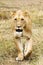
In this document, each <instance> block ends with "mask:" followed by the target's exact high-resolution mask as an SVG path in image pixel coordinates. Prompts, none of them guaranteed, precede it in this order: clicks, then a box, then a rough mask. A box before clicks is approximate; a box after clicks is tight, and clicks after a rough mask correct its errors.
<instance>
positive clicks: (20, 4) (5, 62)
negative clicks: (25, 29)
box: [0, 0, 43, 65]
mask: <svg viewBox="0 0 43 65" xmlns="http://www.w3.org/2000/svg"><path fill="white" fill-rule="evenodd" d="M15 9H23V10H25V9H27V10H29V11H30V15H31V20H32V39H33V52H32V59H28V60H24V61H21V62H20V61H19V62H17V61H15V57H16V56H17V51H16V49H15V44H14V39H13V33H12V29H11V23H12V21H11V18H10V14H9V12H7V11H8V10H9V11H11V10H15ZM2 11H6V12H2ZM0 65H43V0H38V1H37V0H32V1H30V0H25V1H23V0H1V1H0Z"/></svg>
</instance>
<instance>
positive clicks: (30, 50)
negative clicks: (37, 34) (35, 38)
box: [24, 39, 32, 57]
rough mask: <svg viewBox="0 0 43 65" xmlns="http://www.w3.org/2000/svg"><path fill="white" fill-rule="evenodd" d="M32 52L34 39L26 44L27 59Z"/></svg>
mask: <svg viewBox="0 0 43 65" xmlns="http://www.w3.org/2000/svg"><path fill="white" fill-rule="evenodd" d="M31 52H32V39H29V40H27V42H26V43H25V50H24V56H25V57H27V55H29V54H30V53H31Z"/></svg>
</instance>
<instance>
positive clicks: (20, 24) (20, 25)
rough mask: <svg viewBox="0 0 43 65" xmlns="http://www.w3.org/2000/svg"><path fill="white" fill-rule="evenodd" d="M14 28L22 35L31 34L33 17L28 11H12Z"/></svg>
mask: <svg viewBox="0 0 43 65" xmlns="http://www.w3.org/2000/svg"><path fill="white" fill-rule="evenodd" d="M11 14H12V30H13V31H15V32H16V33H17V34H18V33H19V35H20V36H21V34H22V35H24V36H30V35H31V27H32V24H31V18H30V15H29V13H28V12H27V11H21V10H18V11H13V12H12V13H11Z"/></svg>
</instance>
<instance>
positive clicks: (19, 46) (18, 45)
mask: <svg viewBox="0 0 43 65" xmlns="http://www.w3.org/2000/svg"><path fill="white" fill-rule="evenodd" d="M15 44H16V48H17V50H18V56H17V57H16V60H23V59H24V57H23V44H22V43H21V42H20V39H17V40H15Z"/></svg>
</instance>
